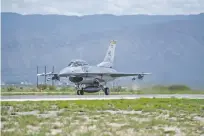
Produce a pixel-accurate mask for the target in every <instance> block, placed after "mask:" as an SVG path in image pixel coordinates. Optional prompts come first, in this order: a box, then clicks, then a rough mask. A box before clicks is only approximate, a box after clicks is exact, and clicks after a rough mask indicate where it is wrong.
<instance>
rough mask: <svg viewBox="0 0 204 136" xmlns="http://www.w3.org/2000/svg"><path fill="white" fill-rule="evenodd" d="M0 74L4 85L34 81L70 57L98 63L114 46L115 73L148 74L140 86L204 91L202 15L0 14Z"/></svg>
mask: <svg viewBox="0 0 204 136" xmlns="http://www.w3.org/2000/svg"><path fill="white" fill-rule="evenodd" d="M1 21H2V22H1V23H2V24H1V31H2V35H1V40H2V41H1V53H2V55H1V58H2V61H1V62H2V67H1V75H2V81H4V82H20V81H30V82H33V83H35V82H36V66H39V71H40V72H44V66H45V65H46V66H47V68H48V69H47V71H51V69H52V66H53V65H54V66H55V71H56V72H57V71H59V70H60V69H61V68H63V67H65V66H67V65H68V63H69V62H70V61H71V60H72V59H74V58H76V59H77V58H80V59H83V60H86V61H87V62H88V63H89V64H90V65H94V64H98V63H99V62H101V61H102V60H103V58H104V56H105V53H106V50H107V48H108V45H109V42H110V40H116V41H117V45H116V46H117V47H116V52H115V63H114V68H115V69H117V70H118V71H121V72H129V73H133V72H151V73H152V75H151V76H146V77H145V78H144V80H143V81H138V82H139V83H146V84H186V85H189V86H190V87H192V88H204V77H203V76H204V25H203V24H204V14H203V13H201V14H197V15H123V16H115V15H109V14H102V15H86V16H80V17H79V16H65V15H40V14H33V15H21V14H18V13H10V12H2V13H1Z"/></svg>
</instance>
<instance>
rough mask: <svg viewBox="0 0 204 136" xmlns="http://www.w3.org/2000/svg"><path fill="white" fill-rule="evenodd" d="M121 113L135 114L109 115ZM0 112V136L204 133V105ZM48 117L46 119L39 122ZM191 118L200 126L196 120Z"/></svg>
mask: <svg viewBox="0 0 204 136" xmlns="http://www.w3.org/2000/svg"><path fill="white" fill-rule="evenodd" d="M110 110H111V111H110ZM119 110H120V111H126V112H128V111H133V113H111V112H114V111H119ZM1 111H2V112H1V122H2V124H3V127H2V129H1V135H2V136H7V135H8V136H10V135H12V136H17V135H21V136H24V135H51V134H52V133H56V135H63V134H68V133H69V134H71V135H90V136H94V135H101V134H102V135H119V136H120V135H121V136H122V135H166V134H169V135H175V134H177V135H182V134H183V135H195V136H197V135H201V134H203V133H204V127H203V126H204V121H203V120H204V99H198V100H197V99H176V98H158V99H154V98H153V99H150V98H141V99H135V100H76V101H37V102H32V101H27V102H1ZM31 111H36V112H31ZM49 111H50V112H51V113H52V114H51V113H50V112H49ZM136 111H140V112H136ZM53 112H54V113H55V114H53ZM134 112H136V113H134ZM26 113H29V115H28V114H26ZM31 113H32V114H31ZM48 114H50V116H47V117H44V116H42V115H48ZM40 115H41V116H40ZM195 117H200V118H202V119H203V120H202V119H200V120H195V119H194V118H195ZM172 118H175V119H172ZM166 127H170V129H166ZM171 127H172V128H176V129H178V130H174V129H171ZM180 133H181V134H180Z"/></svg>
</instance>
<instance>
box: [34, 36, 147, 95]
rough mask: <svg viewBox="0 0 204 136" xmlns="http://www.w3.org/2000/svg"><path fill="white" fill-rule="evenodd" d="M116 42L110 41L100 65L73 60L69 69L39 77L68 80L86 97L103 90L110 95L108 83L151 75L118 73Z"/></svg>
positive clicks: (78, 92)
mask: <svg viewBox="0 0 204 136" xmlns="http://www.w3.org/2000/svg"><path fill="white" fill-rule="evenodd" d="M115 48H116V41H115V40H112V41H110V45H109V47H108V50H107V53H106V55H105V58H104V60H103V61H102V62H101V63H99V64H98V65H95V66H91V65H89V64H88V63H87V62H86V61H84V60H81V59H78V60H72V61H71V62H70V63H69V64H68V66H67V67H65V68H63V69H62V70H61V71H60V72H59V73H52V72H50V73H47V74H44V73H43V74H38V75H37V76H50V79H51V80H58V81H60V78H61V77H66V78H68V80H69V81H71V82H72V83H74V84H75V88H76V90H77V94H78V95H84V92H88V93H94V92H99V91H101V90H103V92H104V93H105V95H109V94H110V91H109V88H108V87H107V82H110V81H113V80H115V79H116V78H121V77H127V76H132V77H133V78H132V80H135V79H136V77H137V78H138V79H143V77H144V75H148V74H151V73H122V72H117V71H116V70H115V69H114V68H113V62H114V56H115Z"/></svg>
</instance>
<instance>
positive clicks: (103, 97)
mask: <svg viewBox="0 0 204 136" xmlns="http://www.w3.org/2000/svg"><path fill="white" fill-rule="evenodd" d="M139 98H187V99H204V95H197V94H196V95H195V94H194V95H193V94H173V95H172V94H171V95H168V94H166V95H163V94H162V95H160V94H152V95H151V94H148V95H109V96H106V95H83V96H78V95H15V96H1V101H2V102H3V101H66V100H113V99H139Z"/></svg>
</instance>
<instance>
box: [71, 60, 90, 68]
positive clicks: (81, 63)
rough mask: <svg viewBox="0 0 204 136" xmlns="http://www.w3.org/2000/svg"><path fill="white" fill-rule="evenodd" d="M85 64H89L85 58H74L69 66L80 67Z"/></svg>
mask: <svg viewBox="0 0 204 136" xmlns="http://www.w3.org/2000/svg"><path fill="white" fill-rule="evenodd" d="M84 65H88V63H87V62H86V61H84V60H72V61H71V62H70V63H69V64H68V67H78V66H84Z"/></svg>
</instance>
